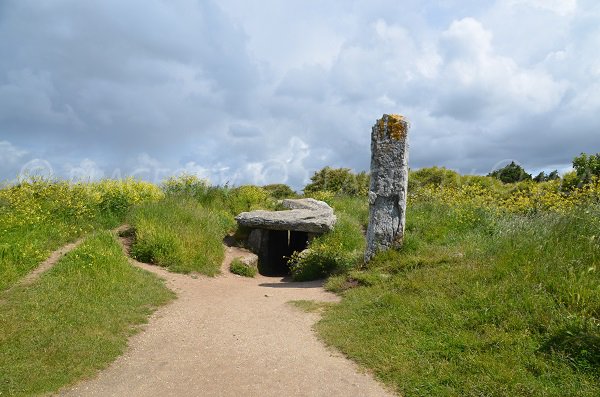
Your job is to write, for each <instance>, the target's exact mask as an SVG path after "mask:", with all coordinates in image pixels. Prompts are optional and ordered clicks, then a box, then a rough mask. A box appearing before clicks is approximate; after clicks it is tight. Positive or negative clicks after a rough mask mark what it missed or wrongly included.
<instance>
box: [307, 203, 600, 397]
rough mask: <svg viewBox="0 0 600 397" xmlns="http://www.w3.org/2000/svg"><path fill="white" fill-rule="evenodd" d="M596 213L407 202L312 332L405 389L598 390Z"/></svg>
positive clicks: (335, 282) (423, 392)
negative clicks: (400, 225)
mask: <svg viewBox="0 0 600 397" xmlns="http://www.w3.org/2000/svg"><path fill="white" fill-rule="evenodd" d="M599 220H600V209H598V208H597V207H590V208H588V209H585V210H578V211H575V212H573V213H569V214H566V215H559V214H551V213H547V214H544V213H540V214H537V215H532V216H528V217H527V216H519V215H503V214H499V213H496V212H492V211H488V210H484V209H481V208H466V207H460V206H459V207H450V206H446V205H441V204H436V203H432V202H429V203H413V205H412V206H411V207H410V209H409V212H408V220H407V222H408V223H407V240H406V241H405V245H404V247H403V249H402V250H401V251H400V252H396V251H389V252H387V253H383V254H379V255H378V256H377V257H376V258H375V259H374V261H373V262H372V263H371V264H370V265H369V266H368V267H367V268H363V269H362V270H361V269H354V270H350V271H348V272H347V273H345V274H344V275H342V276H337V277H333V278H331V279H330V280H329V281H328V286H329V288H331V289H334V290H337V291H345V292H343V300H342V302H341V303H340V304H339V305H336V306H333V307H332V308H330V309H328V310H326V311H325V313H324V317H323V319H322V320H321V321H320V322H319V323H318V324H317V330H318V332H319V334H320V335H321V336H322V337H323V338H324V340H325V341H326V342H327V343H328V344H331V345H333V346H336V347H337V348H339V349H341V350H342V351H343V352H344V353H346V354H347V355H348V356H349V357H350V358H352V359H354V360H356V361H357V362H359V363H360V364H362V365H364V366H366V367H368V368H370V369H372V370H373V371H374V373H375V374H376V375H377V377H379V378H380V379H382V380H383V381H384V382H385V383H387V384H390V385H392V386H393V387H395V388H396V389H397V390H398V391H399V392H400V393H401V394H403V395H405V396H432V395H434V396H507V395H510V396H566V395H568V396H597V395H600V322H599V319H600V266H599V265H600V240H599V238H598V230H600V223H599V222H600V221H599Z"/></svg>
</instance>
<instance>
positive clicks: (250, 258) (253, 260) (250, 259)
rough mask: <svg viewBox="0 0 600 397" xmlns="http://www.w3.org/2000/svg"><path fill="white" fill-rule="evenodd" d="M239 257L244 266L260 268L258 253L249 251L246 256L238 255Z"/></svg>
mask: <svg viewBox="0 0 600 397" xmlns="http://www.w3.org/2000/svg"><path fill="white" fill-rule="evenodd" d="M237 259H239V260H240V262H241V263H242V264H243V265H244V266H247V267H253V268H255V269H258V255H256V254H253V253H250V252H248V253H246V254H245V255H244V256H241V257H238V258H237Z"/></svg>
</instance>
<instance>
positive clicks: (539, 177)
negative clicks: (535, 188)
mask: <svg viewBox="0 0 600 397" xmlns="http://www.w3.org/2000/svg"><path fill="white" fill-rule="evenodd" d="M557 179H560V175H558V170H554V171H552V172H551V173H549V174H548V175H546V173H545V172H544V171H542V172H540V173H539V174H537V176H536V177H535V178H533V180H534V181H536V182H548V181H554V180H557Z"/></svg>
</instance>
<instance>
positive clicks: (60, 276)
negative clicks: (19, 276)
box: [0, 232, 174, 396]
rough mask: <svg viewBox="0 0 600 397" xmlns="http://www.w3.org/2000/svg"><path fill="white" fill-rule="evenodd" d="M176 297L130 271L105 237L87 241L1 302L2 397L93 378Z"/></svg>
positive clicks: (156, 281) (159, 283)
mask: <svg viewBox="0 0 600 397" xmlns="http://www.w3.org/2000/svg"><path fill="white" fill-rule="evenodd" d="M173 297H174V294H173V293H172V292H171V291H169V290H168V289H167V288H166V287H165V286H164V283H163V282H162V281H161V280H159V279H158V278H156V277H155V276H153V275H152V274H150V273H147V272H144V271H142V270H140V269H137V268H134V267H132V266H131V265H130V264H129V263H128V260H127V258H126V257H125V255H124V254H123V252H122V250H121V246H120V245H119V243H118V242H117V241H116V240H115V238H114V236H113V235H112V234H110V233H109V232H102V233H99V234H95V235H93V236H91V237H89V238H88V239H87V240H86V241H85V242H84V243H83V244H82V245H81V246H80V247H78V248H76V249H75V250H73V251H72V252H70V253H69V254H67V255H66V256H65V257H63V258H62V259H61V260H60V261H59V262H58V263H57V264H56V265H55V267H53V268H52V269H51V270H49V271H48V272H47V273H45V274H43V275H42V276H41V278H40V279H39V280H37V281H36V282H35V283H34V284H33V285H31V286H29V287H27V288H22V287H17V288H14V289H12V290H11V291H9V292H7V293H5V294H4V296H2V298H3V302H1V303H0V329H1V330H2V332H0V351H1V352H2V354H1V355H0V395H15V396H19V395H33V394H41V393H47V392H50V391H55V390H57V389H59V388H61V387H63V386H65V385H69V384H71V383H73V382H74V381H76V380H78V379H81V378H84V377H89V376H92V375H93V374H94V373H96V372H97V371H98V370H100V369H102V368H105V367H106V366H107V365H108V364H109V363H111V362H112V361H113V360H114V359H115V358H116V357H117V356H119V355H120V354H122V353H123V351H124V349H125V347H126V342H127V338H128V337H129V336H130V335H132V334H133V333H135V332H137V330H139V326H140V324H143V323H145V322H146V319H147V318H148V316H149V314H150V313H152V312H153V311H154V310H155V308H156V307H157V306H159V305H162V304H165V303H166V302H168V301H169V300H171V299H173Z"/></svg>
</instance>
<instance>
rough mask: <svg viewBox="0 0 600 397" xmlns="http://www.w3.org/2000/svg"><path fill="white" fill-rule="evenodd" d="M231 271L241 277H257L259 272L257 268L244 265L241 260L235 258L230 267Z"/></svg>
mask: <svg viewBox="0 0 600 397" xmlns="http://www.w3.org/2000/svg"><path fill="white" fill-rule="evenodd" d="M229 271H230V272H231V273H233V274H237V275H239V276H244V277H255V276H256V273H257V271H258V270H257V269H256V268H255V267H252V266H247V265H245V264H243V263H242V261H241V260H239V259H238V258H235V259H234V260H232V261H231V264H230V265H229Z"/></svg>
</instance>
